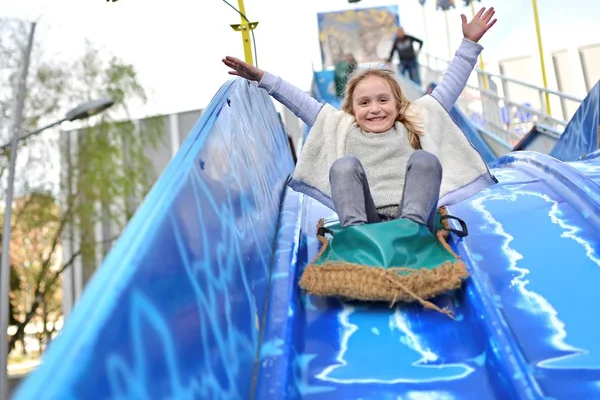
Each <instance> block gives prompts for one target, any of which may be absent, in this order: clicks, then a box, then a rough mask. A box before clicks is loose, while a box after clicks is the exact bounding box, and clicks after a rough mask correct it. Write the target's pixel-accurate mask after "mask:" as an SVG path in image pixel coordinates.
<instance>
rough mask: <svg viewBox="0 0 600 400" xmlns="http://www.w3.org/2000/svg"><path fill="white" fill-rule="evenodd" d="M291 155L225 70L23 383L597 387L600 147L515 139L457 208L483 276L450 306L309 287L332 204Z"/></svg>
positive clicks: (194, 391)
mask: <svg viewBox="0 0 600 400" xmlns="http://www.w3.org/2000/svg"><path fill="white" fill-rule="evenodd" d="M586 129H588V130H589V127H588V126H586ZM293 168H294V165H293V162H292V158H291V154H290V150H289V148H288V141H287V138H286V136H285V133H284V131H283V128H282V126H281V125H280V122H279V119H278V117H277V113H276V111H275V108H274V107H273V104H272V102H271V100H270V99H269V97H268V95H267V94H266V92H264V91H262V90H259V89H257V88H256V87H255V86H254V85H250V84H248V83H247V82H245V81H243V80H233V81H230V82H227V83H226V84H225V85H224V86H223V88H222V89H221V90H220V91H219V93H217V95H216V96H215V98H214V99H213V101H212V102H211V104H210V106H209V107H208V108H207V110H206V111H205V112H204V113H203V115H202V117H201V119H200V121H199V122H198V123H197V125H196V127H195V128H194V130H193V131H192V132H191V134H190V135H189V137H188V139H187V141H186V142H185V143H184V145H183V146H182V148H181V150H180V151H179V153H178V154H177V155H176V157H175V158H174V159H173V160H172V161H171V163H170V164H169V166H168V168H167V170H166V171H165V172H164V173H163V175H162V176H161V178H160V179H159V181H158V182H157V183H156V184H155V186H154V187H153V189H152V190H151V192H150V193H149V195H148V196H147V198H146V199H145V200H144V202H143V204H142V205H141V206H140V208H139V210H138V211H137V213H136V214H135V215H134V217H133V219H132V220H131V222H130V223H129V225H128V226H127V228H126V230H125V232H124V233H123V235H122V237H121V238H120V239H119V241H118V242H117V244H116V245H115V246H114V248H113V249H112V251H111V252H110V254H109V255H108V257H107V258H106V260H105V262H104V264H103V265H102V266H101V268H100V269H99V270H98V271H97V273H96V275H95V276H94V278H93V279H92V281H91V282H90V283H89V284H88V287H87V288H86V290H85V293H84V295H83V297H82V299H81V300H80V302H79V303H78V304H77V305H76V307H75V309H74V311H73V313H72V315H71V316H70V318H69V319H68V321H67V323H66V325H65V327H64V329H63V332H62V333H61V334H60V336H59V337H58V338H57V339H56V340H55V341H54V342H53V343H52V344H51V346H50V348H49V350H48V352H47V353H46V355H45V358H44V361H43V364H42V365H41V366H40V367H39V368H38V369H37V370H36V371H34V372H33V373H32V374H31V376H30V377H29V378H28V379H27V380H26V381H25V382H24V383H23V385H22V386H21V388H20V389H19V391H18V393H17V394H16V396H15V398H16V399H18V400H24V399H36V400H37V399H107V398H111V399H113V398H114V399H125V398H127V399H138V398H139V399H150V398H152V399H153V398H157V399H164V398H171V399H211V400H212V399H248V398H250V399H299V398H302V399H398V398H401V399H477V400H481V399H502V400H505V399H548V398H552V399H572V398H576V399H584V398H585V399H588V398H590V399H591V398H598V397H600V389H599V388H598V385H597V382H598V381H599V380H600V342H599V341H598V340H597V337H598V336H599V335H600V324H597V323H596V322H595V319H596V317H595V314H594V305H595V304H597V303H598V302H600V291H598V290H597V282H600V239H599V238H600V217H599V215H600V186H598V185H599V183H600V155H598V152H593V153H590V154H588V155H587V156H586V157H585V158H583V159H581V160H579V161H574V162H569V163H567V162H562V161H559V160H557V159H556V158H553V157H551V156H548V155H543V154H539V153H534V152H526V151H524V152H515V153H511V154H508V155H506V156H504V157H502V158H499V159H497V160H496V161H495V162H494V163H493V170H492V173H493V174H494V175H495V176H496V177H497V178H498V179H499V183H498V184H496V185H494V186H492V187H490V188H488V189H485V190H483V191H481V192H480V193H477V194H476V195H474V196H472V197H471V198H469V199H467V200H465V201H463V202H461V203H459V204H456V205H452V206H450V207H449V211H450V213H451V214H453V215H457V216H459V217H461V218H462V219H464V220H465V221H466V222H467V224H468V225H469V232H470V234H469V236H467V237H466V238H462V239H458V238H455V237H453V238H452V240H451V246H452V247H453V249H454V250H455V251H456V252H457V254H458V255H459V256H460V257H461V258H462V259H463V260H464V261H465V263H466V264H467V266H468V268H469V271H470V273H471V277H470V278H469V279H468V280H467V282H466V283H465V285H464V287H463V288H462V289H461V290H459V291H457V292H455V293H451V294H447V295H444V296H440V297H439V298H437V299H435V302H436V303H437V305H438V306H440V307H447V308H449V309H451V310H452V311H453V312H454V314H455V316H456V320H450V319H449V318H447V317H446V316H445V315H442V314H440V313H436V312H433V311H429V310H424V309H422V308H421V307H420V306H418V305H398V306H395V307H393V308H390V307H388V305H386V304H383V305H382V304H361V303H355V302H343V301H340V300H336V299H324V298H318V297H313V296H307V295H306V294H305V293H303V292H302V291H301V290H300V289H299V287H298V284H297V282H298V278H299V276H300V274H301V273H302V270H303V268H304V266H305V265H306V264H307V263H308V262H309V261H310V260H311V259H312V258H313V257H314V256H315V255H316V254H317V251H318V242H317V240H316V237H315V227H316V223H317V220H318V219H319V218H332V217H335V213H334V212H333V211H332V210H330V209H328V208H327V207H325V206H323V205H322V204H320V203H318V202H316V201H315V200H313V199H311V198H309V197H306V196H304V195H302V194H300V193H297V192H295V191H293V190H291V189H290V188H288V187H286V185H285V183H286V180H287V177H288V176H289V174H290V173H291V172H292V170H293Z"/></svg>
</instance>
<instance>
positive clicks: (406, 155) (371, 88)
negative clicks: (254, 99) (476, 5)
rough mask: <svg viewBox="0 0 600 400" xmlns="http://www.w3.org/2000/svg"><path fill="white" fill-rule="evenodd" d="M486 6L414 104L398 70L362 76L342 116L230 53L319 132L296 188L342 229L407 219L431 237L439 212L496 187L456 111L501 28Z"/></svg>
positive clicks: (353, 81) (245, 72)
mask: <svg viewBox="0 0 600 400" xmlns="http://www.w3.org/2000/svg"><path fill="white" fill-rule="evenodd" d="M494 13H495V11H494V9H493V8H490V9H489V10H487V11H486V10H485V8H482V9H481V10H480V11H479V12H478V13H477V15H476V16H475V17H474V18H473V20H472V21H471V22H469V23H467V19H466V17H465V16H464V15H462V16H461V17H462V29H463V34H464V39H463V41H462V43H461V45H460V48H459V49H458V51H457V52H456V55H455V57H454V59H453V60H452V63H451V64H450V66H449V67H448V71H447V72H446V74H445V75H444V78H443V80H442V82H441V83H440V85H439V86H437V87H436V89H435V90H434V91H433V93H432V94H431V95H426V96H423V97H421V98H420V99H418V100H416V101H415V102H414V103H411V102H410V101H408V100H407V99H406V97H405V96H404V94H403V92H402V89H401V88H400V85H399V83H398V81H397V80H396V78H395V76H394V74H393V72H391V71H389V70H386V69H374V68H367V69H362V70H358V71H357V72H356V73H355V74H354V75H353V76H352V77H351V78H350V80H349V81H348V85H347V88H346V97H345V99H344V102H343V106H342V109H341V110H336V109H335V108H333V107H332V106H330V105H323V104H321V103H319V102H318V101H316V100H315V99H313V98H312V97H310V96H309V95H307V94H306V93H304V92H303V91H301V90H300V89H298V88H296V87H294V86H292V85H290V84H289V83H287V82H285V81H283V80H282V79H281V78H279V77H275V76H274V75H271V74H269V73H268V72H266V71H262V70H260V69H258V68H255V67H253V66H251V65H249V64H246V63H244V62H243V61H241V60H239V59H237V58H234V57H226V58H225V59H223V63H225V65H227V66H228V67H230V68H231V69H232V71H229V73H230V74H232V75H237V76H241V77H243V78H246V79H249V80H254V81H257V82H259V87H261V88H264V89H266V90H267V91H268V92H269V94H270V95H271V96H273V97H274V98H275V99H277V100H278V101H280V102H281V103H282V104H283V105H285V106H286V107H288V108H289V109H290V110H291V111H292V112H294V113H295V114H296V115H297V116H298V117H299V118H301V119H302V120H303V121H304V122H305V123H306V124H307V125H309V126H310V127H311V130H310V132H309V134H308V137H307V140H306V143H305V145H304V148H303V150H302V153H301V155H300V158H299V160H298V164H297V166H296V169H295V171H294V174H293V176H292V178H291V180H290V186H291V187H292V188H293V189H295V190H297V191H300V192H303V193H305V194H307V195H309V196H311V197H313V198H315V199H317V200H319V201H321V202H322V203H323V204H325V205H327V206H329V207H331V208H333V209H334V210H335V211H336V212H337V213H338V216H339V218H340V223H341V224H342V226H343V227H348V226H352V225H361V224H367V223H375V222H381V221H386V220H391V219H396V218H407V219H410V220H412V221H414V222H416V223H418V224H422V225H426V226H427V227H428V228H429V229H430V230H431V231H433V225H434V218H435V214H436V208H437V207H439V206H442V205H449V204H453V203H456V202H458V201H461V200H463V199H465V198H467V197H469V196H471V195H473V194H474V193H476V192H478V191H480V190H482V189H484V188H485V187H487V186H489V185H491V184H493V183H495V182H496V180H495V178H494V177H493V176H492V175H491V174H490V172H489V170H488V168H487V165H486V164H485V162H484V161H483V159H482V157H481V156H480V155H479V153H478V152H477V150H475V148H473V146H472V145H471V144H470V142H469V141H468V139H467V138H466V137H465V136H464V134H463V133H462V131H461V130H460V128H459V127H458V126H457V125H456V124H455V123H454V121H453V120H452V118H451V117H450V115H449V114H448V111H449V110H450V109H451V108H452V106H453V105H454V103H455V102H456V100H457V99H458V96H459V95H460V93H461V92H462V90H463V89H464V87H465V84H466V82H467V80H468V78H469V75H470V74H471V72H472V70H473V68H474V66H475V63H476V62H477V57H478V55H479V53H481V51H482V50H483V48H482V47H481V46H480V45H479V44H478V42H479V40H480V39H481V38H482V37H483V35H484V34H485V33H486V32H487V31H488V30H489V29H490V28H491V27H492V26H493V25H494V24H495V23H496V19H493V16H494Z"/></svg>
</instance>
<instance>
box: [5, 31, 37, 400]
mask: <svg viewBox="0 0 600 400" xmlns="http://www.w3.org/2000/svg"><path fill="white" fill-rule="evenodd" d="M35 26H36V23H35V22H33V23H32V24H31V29H30V30H29V37H28V40H27V48H26V49H25V53H24V56H23V65H22V67H21V74H20V75H19V86H18V91H17V104H16V108H15V116H14V118H15V119H14V122H13V126H12V131H11V141H10V146H11V149H16V148H17V141H18V138H19V131H20V130H21V120H22V117H23V104H24V103H25V91H26V83H27V74H28V73H29V60H30V58H31V50H32V49H33V37H34V35H35ZM15 153H16V152H14V151H11V152H10V155H9V157H10V161H9V169H8V174H9V175H8V177H9V179H8V187H7V189H6V198H7V199H8V198H10V199H11V202H10V203H9V202H8V200H7V204H8V207H7V208H6V210H4V230H3V231H2V232H3V237H2V256H1V257H2V263H1V264H0V369H1V371H0V399H8V374H7V370H6V368H7V364H8V334H7V332H6V329H7V328H8V313H9V302H10V300H9V295H8V292H9V291H10V283H9V282H10V266H6V265H10V257H9V256H8V252H7V251H5V250H8V245H6V246H4V242H5V241H8V242H10V238H9V235H10V228H11V226H10V219H11V203H12V194H13V186H14V182H13V180H12V179H11V177H12V175H13V174H14V171H15V165H16V161H17V155H16V154H15Z"/></svg>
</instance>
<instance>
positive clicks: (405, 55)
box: [387, 28, 423, 86]
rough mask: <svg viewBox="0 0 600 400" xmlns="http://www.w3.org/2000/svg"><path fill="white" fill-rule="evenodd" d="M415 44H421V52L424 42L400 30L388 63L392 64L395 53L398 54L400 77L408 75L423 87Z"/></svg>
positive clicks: (397, 32)
mask: <svg viewBox="0 0 600 400" xmlns="http://www.w3.org/2000/svg"><path fill="white" fill-rule="evenodd" d="M414 43H418V44H419V49H418V50H417V51H421V48H422V47H423V41H422V40H421V39H417V38H416V37H414V36H411V35H407V34H406V32H405V31H404V28H398V30H397V31H396V38H395V39H394V44H393V46H392V51H390V56H389V57H388V59H387V61H388V62H391V61H392V57H393V56H394V53H395V52H398V58H399V59H400V64H399V65H398V73H399V74H400V75H406V74H407V73H408V77H409V78H410V79H411V80H412V81H413V82H415V83H416V84H417V85H419V86H421V77H420V74H419V63H418V62H417V53H416V52H415V47H414Z"/></svg>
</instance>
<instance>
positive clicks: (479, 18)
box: [460, 7, 497, 43]
mask: <svg viewBox="0 0 600 400" xmlns="http://www.w3.org/2000/svg"><path fill="white" fill-rule="evenodd" d="M484 11H485V7H483V8H482V9H481V10H479V12H478V13H477V14H476V15H475V17H474V18H473V20H472V21H471V22H469V23H467V17H465V15H464V14H461V16H460V18H461V19H462V30H463V35H464V36H465V38H467V39H469V40H471V41H473V42H475V43H477V42H479V39H481V38H482V36H483V35H485V33H486V32H487V31H488V30H489V29H490V28H491V27H492V26H494V24H495V23H496V21H497V19H496V18H494V19H493V20H492V17H493V16H494V14H495V13H496V11H495V10H494V7H492V8H490V9H489V10H487V11H485V13H484Z"/></svg>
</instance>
